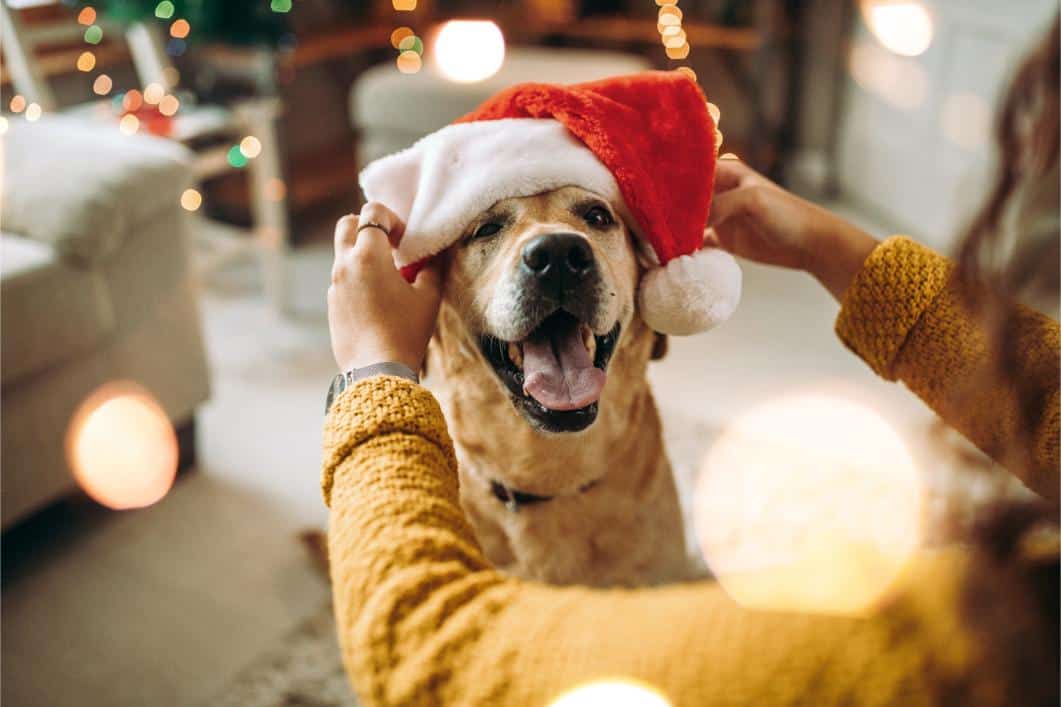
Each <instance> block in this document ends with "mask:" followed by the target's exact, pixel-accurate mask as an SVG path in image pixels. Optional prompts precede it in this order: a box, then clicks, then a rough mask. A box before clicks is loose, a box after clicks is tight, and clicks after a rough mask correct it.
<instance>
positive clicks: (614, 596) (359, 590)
mask: <svg viewBox="0 0 1061 707" xmlns="http://www.w3.org/2000/svg"><path fill="white" fill-rule="evenodd" d="M948 272H949V267H948V266H947V264H946V262H945V261H944V260H943V259H942V258H940V257H939V256H936V255H934V254H932V253H931V252H930V251H927V250H926V249H923V248H921V247H920V246H917V245H915V244H913V243H912V242H910V241H906V240H891V241H888V242H886V243H885V244H883V245H882V246H881V247H880V248H879V249H878V250H877V251H876V252H875V253H874V254H873V255H872V256H871V257H870V259H869V260H868V261H867V263H866V265H865V269H864V271H863V272H862V273H861V274H860V275H859V276H858V277H857V278H856V281H855V283H854V284H853V286H852V287H851V289H850V291H849V293H848V295H847V301H846V302H845V305H844V311H843V312H842V313H841V315H840V319H839V322H838V324H837V329H838V331H839V333H840V336H841V337H842V338H843V339H844V341H845V342H847V344H848V345H849V346H850V347H851V348H852V349H854V350H855V351H856V352H858V353H859V354H860V355H862V356H863V357H864V358H866V359H867V361H868V362H869V363H870V365H872V366H873V367H874V369H875V370H877V371H878V372H880V373H881V374H882V375H886V376H889V377H894V378H900V379H902V380H905V381H907V384H908V385H910V386H911V387H912V388H913V389H914V390H915V391H917V392H918V393H919V394H920V395H922V396H923V397H925V398H926V400H928V401H929V403H930V404H932V405H933V406H934V407H935V408H936V409H937V410H939V411H940V413H941V414H942V415H943V416H944V418H945V419H947V420H948V421H951V420H952V419H956V420H958V421H959V423H960V424H964V425H965V427H966V430H967V434H969V435H970V437H971V438H972V439H973V440H974V441H976V442H977V443H978V444H981V445H982V446H983V447H985V448H992V447H993V444H994V442H993V441H992V440H994V439H995V438H996V436H997V434H998V433H997V431H996V430H995V428H994V427H992V425H991V424H989V420H990V418H991V416H992V415H993V414H1003V415H1004V414H1005V410H1004V409H1000V408H999V406H998V405H997V404H996V403H997V402H998V401H999V400H1004V398H1001V397H999V396H1000V395H1001V393H999V392H998V391H994V393H992V392H991V391H982V392H981V393H980V395H981V396H983V397H981V398H979V400H980V402H981V403H982V405H983V409H982V410H978V411H968V410H964V409H956V408H954V407H953V405H954V403H952V402H951V401H950V393H949V391H950V389H951V387H953V385H954V380H955V376H960V375H962V371H964V370H966V368H965V367H968V366H973V367H975V366H976V365H979V364H977V360H978V359H979V358H981V357H982V356H983V355H984V349H983V347H984V342H983V340H982V339H978V338H977V336H979V334H977V333H976V329H975V327H974V326H973V325H972V323H971V322H970V320H968V318H967V317H966V315H965V314H964V313H963V312H962V310H961V309H960V308H958V306H957V304H956V302H957V300H956V299H955V294H954V293H953V292H952V291H950V290H948V289H947V287H948V285H947V284H946V283H947V273H948ZM1018 316H1020V317H1022V321H1023V320H1024V319H1026V320H1027V326H1026V328H1025V329H1024V330H1023V332H1024V333H1023V334H1022V337H1027V347H1026V349H1027V360H1026V361H1025V365H1026V366H1027V370H1028V371H1029V375H1042V376H1043V377H1042V379H1041V382H1042V385H1043V387H1044V390H1046V389H1047V388H1048V386H1053V391H1054V392H1056V388H1057V386H1056V380H1057V378H1056V364H1057V355H1058V354H1057V352H1058V348H1057V324H1056V323H1054V322H1050V321H1049V320H1045V319H1044V318H1040V317H1038V315H1033V314H1032V313H1030V312H1026V311H1024V310H1020V313H1019V315H1018ZM1048 361H1049V362H1052V364H1053V366H1054V371H1053V373H1052V374H1050V373H1049V372H1047V371H1045V368H1047V366H1046V364H1045V363H1044V362H1048ZM933 396H941V397H933ZM1043 400H1044V401H1045V402H1044V404H1045V405H1047V406H1048V407H1049V406H1054V407H1056V403H1057V400H1056V396H1051V395H1044V397H1043ZM955 416H956V417H955ZM1043 420H1044V422H1043V425H1044V426H1048V427H1050V429H1049V430H1045V431H1044V432H1043V434H1047V433H1049V435H1050V436H1052V437H1053V438H1054V440H1055V441H1056V437H1057V415H1056V410H1047V411H1046V412H1045V413H1044V415H1043ZM1043 439H1045V438H1043ZM1040 447H1041V449H1040ZM1036 450H1037V451H1036V452H1035V454H1036V456H1037V458H1039V459H1040V460H1041V461H1042V462H1043V464H1044V466H1043V469H1044V471H1043V473H1042V474H1041V475H1038V476H1034V475H1033V476H1029V477H1028V479H1029V483H1032V484H1033V487H1034V488H1035V489H1036V490H1037V491H1039V492H1040V493H1048V492H1050V491H1052V490H1055V489H1056V486H1057V482H1058V477H1057V466H1056V457H1057V447H1056V444H1054V445H1053V446H1051V445H1050V444H1049V443H1047V442H1045V441H1043V442H1041V443H1037V446H1036ZM1051 455H1053V456H1052V458H1053V460H1054V466H1053V468H1052V470H1051V471H1050V473H1049V474H1047V473H1046V472H1045V468H1046V467H1045V462H1046V460H1048V459H1049V458H1050V457H1051ZM457 479H458V477H457V469H456V460H455V458H454V453H453V447H452V444H451V442H450V439H449V436H448V434H447V431H446V424H445V420H444V419H443V417H442V412H441V410H440V409H439V406H438V404H437V403H436V401H435V399H434V398H433V397H432V396H431V394H430V393H429V392H427V391H426V390H425V389H423V388H421V387H420V386H418V385H416V384H414V383H412V382H410V381H407V380H404V379H400V378H393V377H385V376H381V377H377V378H371V379H367V380H363V381H360V382H358V383H357V384H356V385H354V386H352V387H351V388H350V389H349V390H347V391H345V392H344V393H343V394H342V395H341V396H340V397H339V399H338V400H337V401H336V404H335V405H334V406H333V409H332V411H331V413H330V414H329V416H328V418H327V421H326V425H325V449H324V472H323V481H322V487H323V489H324V495H325V499H326V500H327V501H328V502H329V503H330V506H331V522H330V529H329V554H330V558H331V572H332V582H333V591H334V600H335V611H336V623H337V630H338V634H339V640H340V644H341V646H342V650H343V656H344V661H345V664H346V668H347V671H348V672H349V675H350V678H351V681H352V683H353V686H354V688H355V689H356V691H357V693H358V695H359V697H360V700H361V703H362V704H364V705H434V704H446V705H520V706H523V705H547V704H548V703H549V702H550V701H551V700H553V699H554V698H556V697H557V696H558V695H561V694H563V693H564V692H565V691H567V690H569V689H572V688H574V687H576V686H578V685H582V684H584V683H586V682H589V681H593V680H600V679H607V678H625V679H632V680H638V681H642V682H644V683H647V684H649V685H652V686H653V687H655V688H656V689H658V690H660V691H661V692H662V693H663V694H665V695H666V696H667V698H668V699H669V700H670V701H671V703H672V704H674V705H708V706H711V705H734V706H736V705H749V704H762V705H775V706H776V705H837V704H852V705H870V706H872V705H897V704H901V705H911V706H916V705H927V704H934V703H938V702H939V701H940V692H938V689H939V688H940V686H941V685H947V684H953V681H954V680H955V679H959V678H960V679H962V680H965V681H967V682H971V683H972V685H970V688H971V689H973V690H974V691H976V694H977V695H978V698H979V699H977V700H976V702H977V703H979V704H995V703H1005V697H1006V696H1005V695H1004V694H1002V693H999V692H997V691H995V692H992V691H991V690H990V689H988V690H986V691H985V690H984V689H983V687H984V685H985V684H988V683H990V682H991V681H992V680H993V679H994V678H996V677H997V675H991V674H990V673H991V671H990V670H980V669H976V670H973V669H971V668H970V666H971V665H974V664H976V663H975V662H976V661H977V659H978V657H979V656H978V655H977V652H976V650H975V646H976V645H977V644H976V643H975V642H974V641H972V640H970V635H969V633H968V632H967V629H966V628H965V627H964V625H963V623H962V621H961V620H960V619H959V617H958V613H957V611H958V609H957V607H958V606H959V605H960V601H959V596H958V592H959V591H960V590H961V587H962V586H963V582H964V581H965V579H966V577H967V576H968V572H969V567H970V565H969V558H968V556H967V555H966V554H965V552H964V551H962V550H958V549H949V550H942V551H933V552H927V551H926V552H923V553H922V554H920V555H918V556H917V557H915V558H914V560H913V561H912V562H911V564H910V566H909V567H908V568H907V570H906V572H905V573H904V575H903V577H902V578H901V579H900V580H899V582H898V583H897V586H896V587H894V590H893V592H892V594H891V596H890V598H889V599H888V600H887V601H886V602H885V603H884V604H883V605H882V606H880V607H878V608H877V609H876V610H875V611H874V612H872V613H871V614H870V615H868V616H865V617H861V618H853V617H836V616H822V615H803V614H796V613H785V612H770V611H751V610H747V609H744V608H741V607H740V606H737V605H736V604H735V603H734V602H733V601H732V600H730V599H729V597H728V596H727V595H726V594H725V592H724V591H723V590H722V589H721V588H720V587H719V586H718V585H717V584H715V583H711V582H705V583H700V584H690V585H678V586H671V587H662V588H652V589H642V590H590V589H584V588H577V587H574V588H571V587H568V588H557V587H547V586H543V585H540V584H535V583H531V582H525V581H522V580H519V579H515V578H512V577H507V576H505V575H502V574H501V573H499V572H497V571H495V570H493V569H492V568H491V567H490V566H489V564H488V563H487V562H486V560H485V559H484V557H483V554H482V552H481V550H480V548H479V546H478V544H477V542H476V540H475V537H474V535H473V533H472V529H471V527H470V525H469V524H468V522H467V521H466V519H465V518H464V515H463V514H462V512H461V508H460V504H459V495H458V480H457ZM960 703H963V704H964V703H969V702H968V701H965V702H960Z"/></svg>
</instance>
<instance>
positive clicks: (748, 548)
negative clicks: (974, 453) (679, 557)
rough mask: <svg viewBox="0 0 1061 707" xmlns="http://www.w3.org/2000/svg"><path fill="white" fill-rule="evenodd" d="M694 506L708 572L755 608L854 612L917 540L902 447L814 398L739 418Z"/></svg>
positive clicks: (857, 417)
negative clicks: (708, 568) (709, 569)
mask: <svg viewBox="0 0 1061 707" xmlns="http://www.w3.org/2000/svg"><path fill="white" fill-rule="evenodd" d="M694 508H695V510H694V519H695V524H696V530H697V536H698V538H699V541H700V548H701V551H702V552H703V553H704V557H705V559H706V560H707V563H708V565H709V566H710V567H711V569H712V571H713V572H714V574H715V576H716V577H718V579H719V582H720V583H721V584H722V586H723V588H725V589H726V591H727V592H728V593H729V594H730V596H732V597H733V598H734V599H735V600H736V601H738V602H739V603H741V604H743V605H744V606H748V607H753V608H758V609H777V610H797V611H808V612H818V613H830V614H860V613H863V612H864V611H866V610H867V609H870V608H872V607H873V606H874V605H875V604H876V603H877V602H878V601H879V600H880V599H881V598H882V597H883V596H885V594H886V593H887V591H888V590H889V589H890V587H891V586H892V584H893V583H894V580H895V579H896V578H897V577H898V576H899V574H900V572H901V571H902V569H903V568H904V567H905V565H906V563H907V561H908V560H909V558H910V556H911V555H912V553H913V552H914V550H915V549H916V548H917V546H918V544H919V543H920V541H921V517H922V485H921V482H920V478H919V475H918V472H917V469H916V467H915V465H914V462H913V459H912V457H911V456H910V453H909V451H908V450H907V448H906V445H905V444H904V443H903V441H902V439H900V437H899V436H898V434H896V432H895V431H894V429H893V428H892V427H891V426H890V425H889V424H888V423H887V421H885V420H884V419H883V418H882V417H880V416H879V415H878V414H877V413H876V412H874V411H873V410H871V409H870V408H868V407H865V406H863V405H860V404H857V403H854V402H852V401H850V400H846V399H842V398H837V397H832V396H826V395H822V394H817V393H812V394H799V395H792V396H788V397H784V398H780V399H778V400H774V401H771V402H768V403H766V404H763V405H760V406H758V407H756V408H753V409H752V410H749V411H748V412H746V413H744V414H742V415H740V416H738V417H737V419H736V420H734V421H733V422H732V423H731V424H730V425H729V426H728V427H727V428H726V429H725V430H724V431H723V433H722V434H721V435H720V436H719V438H718V440H717V441H716V442H715V444H714V445H713V446H712V447H711V449H710V450H709V452H708V455H707V457H706V458H705V460H704V465H703V470H702V472H701V475H700V477H699V479H698V480H697V488H696V494H695V502H694ZM809 578H813V581H809Z"/></svg>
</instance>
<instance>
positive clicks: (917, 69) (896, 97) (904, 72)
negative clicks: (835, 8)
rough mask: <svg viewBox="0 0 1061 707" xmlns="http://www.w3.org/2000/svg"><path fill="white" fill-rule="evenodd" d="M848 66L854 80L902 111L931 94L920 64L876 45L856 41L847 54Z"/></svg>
mask: <svg viewBox="0 0 1061 707" xmlns="http://www.w3.org/2000/svg"><path fill="white" fill-rule="evenodd" d="M848 68H849V69H850V71H851V77H852V78H853V79H854V80H855V83H857V84H858V85H859V86H861V87H862V88H863V89H865V90H866V91H869V92H870V93H874V94H876V95H877V96H878V97H880V98H881V99H882V100H883V101H884V102H885V103H888V104H889V105H892V106H894V107H895V108H899V109H900V110H914V109H915V108H918V107H920V106H921V105H922V104H923V103H924V102H925V99H926V98H927V97H928V91H929V82H928V75H927V74H926V73H925V70H924V68H923V67H922V66H921V64H920V63H919V62H917V61H915V60H914V59H909V58H907V57H902V56H896V55H895V54H893V53H891V52H889V51H886V50H884V49H882V48H881V47H879V46H877V45H876V44H873V43H870V42H860V43H858V44H856V45H855V46H854V47H853V48H852V49H851V53H850V56H849V57H848Z"/></svg>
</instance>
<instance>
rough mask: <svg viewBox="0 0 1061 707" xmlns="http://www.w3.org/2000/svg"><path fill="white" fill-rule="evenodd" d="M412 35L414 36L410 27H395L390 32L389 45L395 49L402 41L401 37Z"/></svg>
mask: <svg viewBox="0 0 1061 707" xmlns="http://www.w3.org/2000/svg"><path fill="white" fill-rule="evenodd" d="M412 36H415V35H414V33H413V30H412V28H410V27H399V28H398V29H396V30H394V31H393V32H391V46H392V47H394V48H395V49H398V48H399V45H400V44H401V43H402V40H403V39H405V38H406V37H412Z"/></svg>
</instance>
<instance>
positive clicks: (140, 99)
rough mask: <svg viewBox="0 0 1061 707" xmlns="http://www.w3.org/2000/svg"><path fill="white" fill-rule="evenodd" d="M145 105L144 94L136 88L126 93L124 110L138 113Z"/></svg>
mask: <svg viewBox="0 0 1061 707" xmlns="http://www.w3.org/2000/svg"><path fill="white" fill-rule="evenodd" d="M143 105H144V94H142V93H140V92H139V91H137V90H136V89H135V88H133V89H130V90H128V91H126V92H125V96H124V97H123V98H122V108H124V109H125V110H127V111H138V110H140V108H141V106H143Z"/></svg>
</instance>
